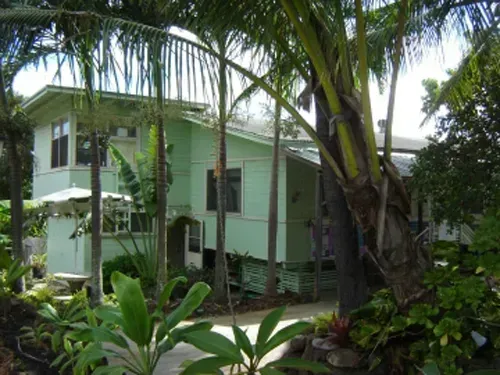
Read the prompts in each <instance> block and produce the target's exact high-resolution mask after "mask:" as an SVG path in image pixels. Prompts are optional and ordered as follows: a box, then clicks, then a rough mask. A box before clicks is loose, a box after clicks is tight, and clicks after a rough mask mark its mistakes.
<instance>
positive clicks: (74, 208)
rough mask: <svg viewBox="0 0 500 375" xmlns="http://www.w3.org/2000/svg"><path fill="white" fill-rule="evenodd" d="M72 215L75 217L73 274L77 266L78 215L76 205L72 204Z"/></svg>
mask: <svg viewBox="0 0 500 375" xmlns="http://www.w3.org/2000/svg"><path fill="white" fill-rule="evenodd" d="M73 214H74V216H75V267H74V270H75V273H76V271H77V265H78V214H77V213H76V205H75V204H74V203H73Z"/></svg>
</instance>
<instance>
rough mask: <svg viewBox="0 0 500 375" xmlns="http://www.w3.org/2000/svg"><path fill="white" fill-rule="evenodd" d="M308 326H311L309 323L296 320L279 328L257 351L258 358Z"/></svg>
mask: <svg viewBox="0 0 500 375" xmlns="http://www.w3.org/2000/svg"><path fill="white" fill-rule="evenodd" d="M309 327H311V323H307V322H296V323H293V324H291V325H289V326H287V327H285V328H283V329H281V330H279V331H278V332H276V334H275V335H274V336H273V337H271V338H270V339H269V341H268V342H267V343H266V345H265V346H264V348H263V349H262V351H261V352H260V353H258V356H259V358H262V357H263V356H265V355H266V354H267V353H269V352H270V351H271V350H273V349H274V348H276V347H277V346H279V345H281V344H284V343H285V342H287V341H288V340H290V339H292V338H293V337H295V336H297V335H299V334H301V333H302V332H304V331H305V330H306V329H307V328H309Z"/></svg>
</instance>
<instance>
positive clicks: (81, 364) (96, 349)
mask: <svg viewBox="0 0 500 375" xmlns="http://www.w3.org/2000/svg"><path fill="white" fill-rule="evenodd" d="M119 356H120V355H119V354H118V353H116V352H115V351H112V350H108V349H104V348H103V347H102V344H101V343H95V342H94V343H90V344H88V345H87V346H86V347H85V348H84V349H83V350H82V352H81V353H80V355H79V356H78V360H77V361H76V365H75V367H76V369H79V370H81V371H84V370H86V369H87V367H88V366H90V365H93V364H96V363H98V362H99V361H100V360H102V359H103V358H104V357H106V358H111V357H119Z"/></svg>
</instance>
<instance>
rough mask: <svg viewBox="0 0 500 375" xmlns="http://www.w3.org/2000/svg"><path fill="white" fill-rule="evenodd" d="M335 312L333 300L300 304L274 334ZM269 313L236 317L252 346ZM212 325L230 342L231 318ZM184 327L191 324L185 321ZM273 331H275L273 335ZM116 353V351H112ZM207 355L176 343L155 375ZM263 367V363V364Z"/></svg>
mask: <svg viewBox="0 0 500 375" xmlns="http://www.w3.org/2000/svg"><path fill="white" fill-rule="evenodd" d="M335 309H336V301H334V300H333V299H332V300H331V301H322V302H317V303H310V304H303V305H295V306H290V307H288V308H287V309H286V311H285V314H284V315H283V318H282V319H281V321H280V323H279V324H278V327H277V328H276V331H277V330H279V329H281V328H283V327H286V326H287V325H290V324H292V323H294V322H296V321H298V320H307V319H309V318H311V317H313V316H314V315H317V314H319V313H323V312H332V311H334V310H335ZM270 311H271V310H265V311H256V312H250V313H246V314H241V315H237V316H236V323H237V324H238V326H239V327H241V328H242V329H243V330H245V329H246V330H247V335H248V337H249V338H250V340H251V341H252V343H255V340H256V339H257V333H258V330H259V324H260V322H261V321H262V319H263V318H264V317H265V316H266V315H267V314H268V313H269V312H270ZM210 320H211V321H212V322H213V323H214V327H213V329H212V330H213V331H215V332H218V333H220V334H222V335H224V336H226V337H228V338H230V339H231V340H234V338H233V331H232V328H231V325H232V319H231V317H230V316H221V317H217V318H213V319H210ZM184 324H190V323H188V322H185V323H184ZM276 331H275V332H276ZM133 345H134V344H133V343H131V347H133ZM113 349H114V350H116V349H117V348H113ZM283 350H284V346H281V347H278V348H276V349H274V350H273V351H272V352H271V353H269V354H268V355H267V356H266V357H265V360H264V361H263V362H269V361H272V360H275V359H278V358H279V357H280V356H281V355H282V353H283ZM204 356H206V354H204V353H202V352H201V351H199V350H198V349H196V348H194V347H193V346H191V345H188V344H185V343H180V344H178V345H177V346H176V347H175V348H174V350H172V351H170V352H168V353H166V354H164V355H163V357H162V358H161V359H160V362H159V363H158V367H157V369H156V372H155V374H158V375H176V374H179V373H180V371H181V369H179V366H180V365H181V364H182V362H184V361H185V360H187V359H191V360H197V359H200V358H202V357H204ZM112 364H117V362H116V360H110V365H112ZM263 364H264V363H263Z"/></svg>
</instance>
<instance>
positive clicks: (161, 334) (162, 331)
mask: <svg viewBox="0 0 500 375" xmlns="http://www.w3.org/2000/svg"><path fill="white" fill-rule="evenodd" d="M167 333H168V330H167V326H166V325H165V322H161V323H160V324H159V325H158V329H157V330H156V336H155V341H156V342H157V343H158V344H159V343H160V342H161V340H163V339H164V338H165V336H166V335H167Z"/></svg>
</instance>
